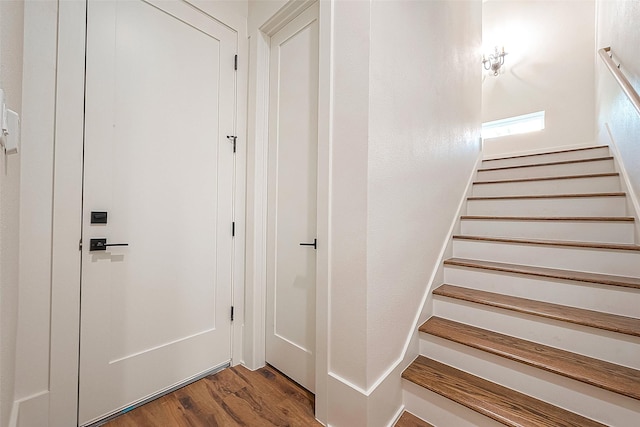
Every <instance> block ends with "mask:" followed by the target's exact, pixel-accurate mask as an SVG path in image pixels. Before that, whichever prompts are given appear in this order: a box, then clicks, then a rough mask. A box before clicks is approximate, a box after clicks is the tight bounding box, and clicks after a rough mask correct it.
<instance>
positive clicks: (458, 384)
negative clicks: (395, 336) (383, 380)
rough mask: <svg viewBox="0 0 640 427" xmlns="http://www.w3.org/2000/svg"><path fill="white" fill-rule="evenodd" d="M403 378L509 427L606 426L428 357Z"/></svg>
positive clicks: (419, 361)
mask: <svg viewBox="0 0 640 427" xmlns="http://www.w3.org/2000/svg"><path fill="white" fill-rule="evenodd" d="M402 378H404V379H406V380H408V381H411V382H413V383H415V384H417V385H419V386H422V387H424V388H426V389H428V390H431V391H432V392H434V393H437V394H439V395H441V396H443V397H446V398H448V399H451V400H453V401H454V402H456V403H459V404H461V405H464V406H466V407H467V408H469V409H472V410H474V411H476V412H479V413H481V414H483V415H485V416H487V417H490V418H492V419H494V420H496V421H498V422H500V423H502V424H504V425H507V426H513V427H516V426H518V427H529V426H531V427H534V426H535V427H540V426H548V427H595V426H603V424H600V423H598V422H596V421H593V420H590V419H588V418H584V417H582V416H580V415H577V414H575V413H572V412H569V411H567V410H564V409H561V408H558V407H555V406H553V405H551V404H549V403H546V402H543V401H541V400H538V399H534V398H532V397H530V396H527V395H525V394H522V393H519V392H517V391H514V390H511V389H509V388H507V387H504V386H501V385H498V384H495V383H492V382H490V381H487V380H483V379H481V378H478V377H476V376H474V375H471V374H469V373H466V372H463V371H460V370H459V369H456V368H453V367H451V366H448V365H445V364H443V363H440V362H437V361H435V360H432V359H428V358H426V357H424V356H418V357H417V358H416V360H414V361H413V363H411V365H409V367H408V368H407V369H406V370H405V371H404V372H403V373H402Z"/></svg>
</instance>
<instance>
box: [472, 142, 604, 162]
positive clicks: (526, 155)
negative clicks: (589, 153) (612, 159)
mask: <svg viewBox="0 0 640 427" xmlns="http://www.w3.org/2000/svg"><path fill="white" fill-rule="evenodd" d="M599 148H607V146H606V145H596V146H593V147H582V148H571V149H568V150H557V151H546V152H544V153H533V154H519V155H515V156H505V157H496V158H493V159H482V161H483V162H491V161H493V160H507V159H521V158H523V157H535V156H544V155H546V154H558V153H572V152H575V151H585V150H597V149H599Z"/></svg>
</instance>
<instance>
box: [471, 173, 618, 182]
mask: <svg viewBox="0 0 640 427" xmlns="http://www.w3.org/2000/svg"><path fill="white" fill-rule="evenodd" d="M612 176H620V174H619V173H617V172H609V173H588V174H582V175H562V176H542V177H536V178H511V179H495V180H491V181H474V183H473V185H482V184H510V183H514V182H533V181H555V180H563V179H583V178H607V177H612Z"/></svg>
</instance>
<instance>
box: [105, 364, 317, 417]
mask: <svg viewBox="0 0 640 427" xmlns="http://www.w3.org/2000/svg"><path fill="white" fill-rule="evenodd" d="M320 425H321V424H320V423H318V422H317V421H316V420H315V416H314V396H313V394H312V393H310V392H308V391H307V390H305V389H304V388H302V387H301V386H299V385H298V384H296V383H294V382H293V381H291V380H290V379H288V378H287V377H286V376H284V375H282V374H281V373H280V372H278V371H277V370H276V369H274V368H273V367H271V366H266V367H264V368H261V369H258V370H256V371H250V370H248V369H246V368H244V367H242V366H236V367H233V368H227V369H225V370H224V371H221V372H218V373H217V374H214V375H210V376H208V377H206V378H203V379H202V380H200V381H196V382H195V383H193V384H190V385H188V386H186V387H183V388H181V389H179V390H176V391H174V392H173V393H170V394H168V395H166V396H163V397H161V398H159V399H157V400H154V401H153V402H150V403H147V404H146V405H143V406H141V407H139V408H136V409H134V410H132V411H130V412H127V413H126V414H124V415H121V416H119V417H118V418H115V419H113V420H111V421H110V422H108V423H106V424H105V426H106V427H134V426H136V427H155V426H159V427H182V426H189V427H215V426H224V427H231V426H248V427H261V426H265V427H266V426H280V427H285V426H291V427H294V426H301V427H302V426H304V427H307V426H320Z"/></svg>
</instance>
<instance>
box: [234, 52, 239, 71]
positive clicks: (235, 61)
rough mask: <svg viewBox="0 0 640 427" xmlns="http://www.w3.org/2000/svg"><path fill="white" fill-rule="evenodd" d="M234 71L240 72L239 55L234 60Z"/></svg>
mask: <svg viewBox="0 0 640 427" xmlns="http://www.w3.org/2000/svg"><path fill="white" fill-rule="evenodd" d="M233 69H234V70H236V71H237V70H238V55H236V56H235V57H234V58H233Z"/></svg>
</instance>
